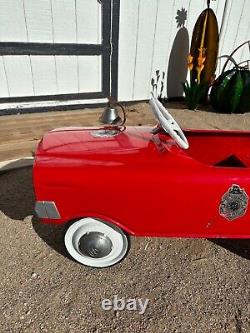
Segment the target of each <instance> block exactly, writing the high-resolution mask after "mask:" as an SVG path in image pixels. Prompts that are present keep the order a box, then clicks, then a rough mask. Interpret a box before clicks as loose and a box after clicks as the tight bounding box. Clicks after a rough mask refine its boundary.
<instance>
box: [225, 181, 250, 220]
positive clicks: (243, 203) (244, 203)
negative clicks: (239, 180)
mask: <svg viewBox="0 0 250 333" xmlns="http://www.w3.org/2000/svg"><path fill="white" fill-rule="evenodd" d="M248 199H249V198H248V195H247V194H246V192H245V190H244V189H242V188H240V186H239V185H236V184H233V185H232V186H231V187H230V188H229V190H228V191H227V192H226V193H225V194H224V195H223V196H222V198H221V203H220V215H221V216H223V217H225V218H226V219H227V220H228V221H233V220H235V219H237V218H239V217H241V216H244V215H245V214H246V211H247V207H248Z"/></svg>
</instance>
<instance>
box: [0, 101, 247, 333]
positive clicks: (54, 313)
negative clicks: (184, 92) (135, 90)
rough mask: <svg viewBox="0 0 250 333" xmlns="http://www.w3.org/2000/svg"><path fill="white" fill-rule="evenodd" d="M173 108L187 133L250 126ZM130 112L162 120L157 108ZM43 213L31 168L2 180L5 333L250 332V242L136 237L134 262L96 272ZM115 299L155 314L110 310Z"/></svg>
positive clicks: (1, 327)
mask: <svg viewBox="0 0 250 333" xmlns="http://www.w3.org/2000/svg"><path fill="white" fill-rule="evenodd" d="M170 111H171V113H172V114H173V115H174V116H175V117H176V119H178V121H179V122H180V124H181V125H182V126H185V127H201V128H230V129H232V128H236V129H247V128H250V117H249V115H240V116H231V115H230V116H228V115H216V114H212V113H210V112H203V111H201V112H192V111H187V110H186V111H185V112H184V110H182V109H178V108H176V107H175V109H171V110H170ZM129 112H130V113H129V118H130V119H129V121H131V123H133V124H138V123H139V122H140V123H141V124H144V123H145V124H146V123H150V122H152V123H154V120H153V117H152V116H151V114H150V115H149V113H148V107H147V105H144V106H142V111H141V110H139V111H137V110H136V109H135V110H131V111H129ZM133 115H135V116H133ZM94 116H95V117H96V115H94V114H92V115H91V117H94ZM131 117H137V118H136V119H132V118H131ZM6 118H7V117H6ZM7 119H8V121H9V119H10V118H7ZM91 119H92V118H91ZM83 123H84V121H83ZM86 124H87V121H86ZM69 125H70V124H69ZM33 207H34V196H33V190H32V170H31V168H24V169H19V170H15V171H10V172H5V173H3V174H0V235H1V236H0V252H1V256H0V266H1V270H0V313H1V315H0V332H11V333H15V332H18V333H19V332H32V333H36V332H49V333H54V332H58V333H64V332H65V333H66V332H69V333H71V332H86V333H91V332H93V333H98V332H100V333H101V332H125V333H126V332H149V333H158V332H159V333H163V332H165V333H172V332H179V333H187V332H188V333H189V332H192V333H193V332H202V333H207V332H215V333H224V332H228V333H234V332H235V333H243V332H246V333H249V332H250V241H249V240H206V239H190V240H189V239H161V238H158V239H156V238H132V240H131V249H130V252H129V254H128V256H127V257H126V259H125V260H124V261H122V262H121V263H119V264H118V265H116V266H114V267H111V268H108V269H92V268H87V267H84V266H81V265H79V264H77V263H75V262H74V261H72V260H71V259H70V258H68V256H67V254H66V251H65V249H64V246H63V242H62V239H63V234H64V228H62V227H52V226H46V225H42V224H40V223H39V222H38V220H37V218H36V217H34V216H33ZM131 213H132V212H131ZM187 218H188V217H187ZM115 295H118V297H120V298H122V297H123V298H126V299H128V298H142V299H144V300H145V299H146V298H148V299H149V303H148V307H147V309H146V311H145V313H144V314H143V315H142V314H141V315H140V314H139V313H138V311H128V310H124V311H114V310H111V311H104V310H102V308H101V301H102V300H103V299H104V298H109V299H113V297H114V296H115Z"/></svg>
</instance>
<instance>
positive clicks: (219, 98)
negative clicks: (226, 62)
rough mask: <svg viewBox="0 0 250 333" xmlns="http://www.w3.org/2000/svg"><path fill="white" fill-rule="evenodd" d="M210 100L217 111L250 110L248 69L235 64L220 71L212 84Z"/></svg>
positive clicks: (241, 111) (240, 111)
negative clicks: (233, 66) (229, 68)
mask: <svg viewBox="0 0 250 333" xmlns="http://www.w3.org/2000/svg"><path fill="white" fill-rule="evenodd" d="M210 101H211V104H212V106H213V107H214V109H215V110H216V111H218V112H223V113H244V112H250V71H249V70H247V69H242V68H240V67H239V66H237V67H235V68H233V69H231V70H228V71H225V72H224V73H222V74H221V75H220V76H219V77H218V78H217V80H215V82H214V84H213V86H212V89H211V93H210Z"/></svg>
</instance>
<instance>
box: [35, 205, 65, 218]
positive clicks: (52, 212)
mask: <svg viewBox="0 0 250 333" xmlns="http://www.w3.org/2000/svg"><path fill="white" fill-rule="evenodd" d="M35 212H36V214H37V216H38V217H39V218H41V219H60V218H61V216H60V213H59V211H58V209H57V207H56V204H55V202H54V201H37V202H36V204H35Z"/></svg>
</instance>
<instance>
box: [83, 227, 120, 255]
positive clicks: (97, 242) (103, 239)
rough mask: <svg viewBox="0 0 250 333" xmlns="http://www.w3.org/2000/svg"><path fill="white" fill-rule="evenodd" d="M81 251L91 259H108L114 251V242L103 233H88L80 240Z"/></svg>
mask: <svg viewBox="0 0 250 333" xmlns="http://www.w3.org/2000/svg"><path fill="white" fill-rule="evenodd" d="M78 246H79V250H80V252H81V253H82V254H83V255H84V256H88V257H91V258H103V257H106V256H107V255H108V254H109V253H110V252H111V250H112V247H113V246H112V242H111V240H110V239H109V237H108V236H107V235H104V234H103V233H101V232H88V233H86V234H85V235H83V236H82V237H81V238H80V240H79V244H78Z"/></svg>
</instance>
